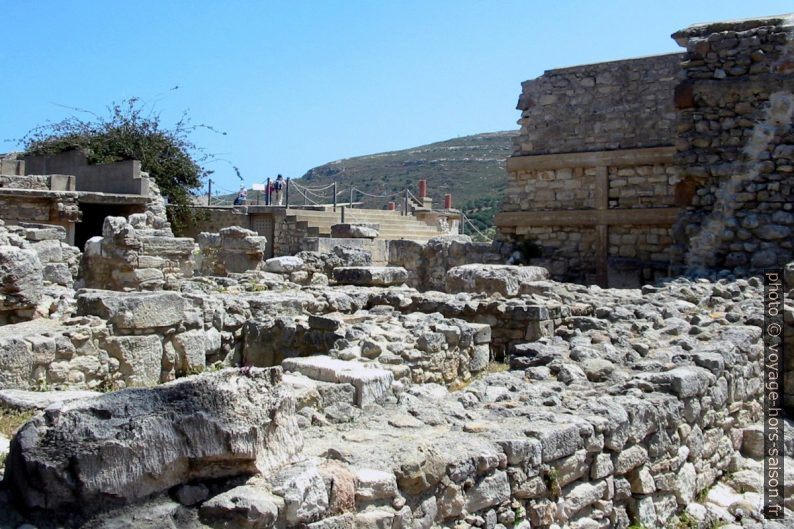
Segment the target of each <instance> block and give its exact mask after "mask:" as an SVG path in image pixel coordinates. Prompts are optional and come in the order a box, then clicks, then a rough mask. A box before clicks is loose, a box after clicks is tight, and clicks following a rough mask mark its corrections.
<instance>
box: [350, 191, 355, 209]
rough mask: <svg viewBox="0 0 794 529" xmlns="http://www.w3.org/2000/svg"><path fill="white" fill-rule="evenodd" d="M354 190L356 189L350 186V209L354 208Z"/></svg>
mask: <svg viewBox="0 0 794 529" xmlns="http://www.w3.org/2000/svg"><path fill="white" fill-rule="evenodd" d="M353 189H355V188H354V187H353V186H350V207H351V208H352V207H353Z"/></svg>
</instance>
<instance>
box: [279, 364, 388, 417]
mask: <svg viewBox="0 0 794 529" xmlns="http://www.w3.org/2000/svg"><path fill="white" fill-rule="evenodd" d="M282 367H283V368H284V370H285V371H297V372H299V373H301V374H303V375H306V376H307V377H309V378H312V379H314V380H321V381H323V382H334V383H338V384H339V383H348V384H352V385H353V387H355V388H356V404H357V405H358V406H368V405H370V404H376V403H378V402H380V401H382V399H383V398H384V397H385V396H386V393H387V392H388V390H389V387H390V386H391V383H392V381H393V380H394V375H393V374H392V372H391V371H386V370H384V369H375V368H369V367H366V366H364V365H362V364H360V363H358V362H348V361H344V360H336V359H334V358H330V357H328V356H311V357H308V358H288V359H286V360H284V363H283V364H282Z"/></svg>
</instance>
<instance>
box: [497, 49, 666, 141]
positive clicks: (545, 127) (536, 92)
mask: <svg viewBox="0 0 794 529" xmlns="http://www.w3.org/2000/svg"><path fill="white" fill-rule="evenodd" d="M680 60H681V54H669V55H658V56H655V57H643V58H640V59H627V60H621V61H611V62H604V63H598V64H586V65H582V66H573V67H570V68H558V69H555V70H547V71H546V72H545V73H544V74H543V75H542V76H541V77H539V78H537V79H532V80H529V81H524V82H523V83H521V87H522V93H521V97H520V98H519V100H518V107H517V108H518V109H519V110H521V120H520V121H519V123H520V124H521V132H520V134H519V135H518V136H517V137H516V138H515V139H514V140H513V141H514V147H513V156H525V155H529V156H531V155H536V154H554V153H568V152H580V151H607V150H614V149H634V148H641V147H655V146H659V145H669V143H670V138H671V137H672V135H673V129H674V126H675V112H674V110H673V107H672V102H671V101H670V94H671V93H672V91H673V87H674V86H675V83H676V80H677V78H678V75H679V67H678V63H679V61H680Z"/></svg>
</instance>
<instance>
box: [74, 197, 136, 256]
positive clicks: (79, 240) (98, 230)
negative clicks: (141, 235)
mask: <svg viewBox="0 0 794 529" xmlns="http://www.w3.org/2000/svg"><path fill="white" fill-rule="evenodd" d="M80 211H81V212H82V214H83V215H82V220H81V221H80V222H78V223H77V224H76V225H75V229H74V245H75V246H77V247H78V248H80V250H82V251H85V243H86V241H87V240H88V239H90V238H91V237H96V236H97V235H102V224H104V222H105V217H110V216H112V217H127V216H129V215H132V214H133V213H143V211H144V207H143V206H142V205H139V204H131V205H130V204H85V203H80Z"/></svg>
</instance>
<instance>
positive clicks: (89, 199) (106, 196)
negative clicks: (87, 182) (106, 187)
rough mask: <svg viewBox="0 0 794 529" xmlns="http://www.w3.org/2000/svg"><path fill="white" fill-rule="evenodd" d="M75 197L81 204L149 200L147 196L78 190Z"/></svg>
mask: <svg viewBox="0 0 794 529" xmlns="http://www.w3.org/2000/svg"><path fill="white" fill-rule="evenodd" d="M77 199H78V200H79V201H80V203H81V204H146V203H147V202H148V201H149V197H148V196H141V195H127V194H122V193H90V192H85V191H78V192H77Z"/></svg>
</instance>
